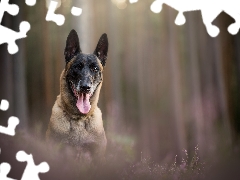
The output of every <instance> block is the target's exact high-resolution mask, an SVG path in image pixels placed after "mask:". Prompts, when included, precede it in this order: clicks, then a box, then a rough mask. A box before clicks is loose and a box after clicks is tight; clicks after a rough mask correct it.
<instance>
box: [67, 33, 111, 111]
mask: <svg viewBox="0 0 240 180" xmlns="http://www.w3.org/2000/svg"><path fill="white" fill-rule="evenodd" d="M107 52H108V39H107V35H106V34H103V35H102V36H101V38H100V39H99V42H98V44H97V47H96V49H95V51H94V53H93V54H84V53H82V52H81V48H80V44H79V39H78V35H77V33H76V31H75V30H72V31H71V32H70V33H69V35H68V38H67V41H66V48H65V51H64V55H65V60H66V68H65V70H66V71H67V75H66V81H67V84H68V88H69V90H70V92H71V95H72V96H73V97H74V99H75V101H76V106H77V108H78V110H79V111H80V113H82V114H87V113H88V112H89V111H90V109H91V103H90V102H91V101H90V99H91V97H92V96H93V95H94V92H95V90H96V89H97V87H98V85H99V84H100V83H101V82H102V80H103V79H102V71H103V67H104V66H105V63H106V59H107Z"/></svg>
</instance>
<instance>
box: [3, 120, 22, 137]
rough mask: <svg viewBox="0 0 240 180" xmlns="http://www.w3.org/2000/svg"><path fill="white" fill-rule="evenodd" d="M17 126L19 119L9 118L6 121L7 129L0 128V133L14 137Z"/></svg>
mask: <svg viewBox="0 0 240 180" xmlns="http://www.w3.org/2000/svg"><path fill="white" fill-rule="evenodd" d="M18 124H19V119H18V118H17V117H14V116H11V117H10V118H9V119H8V127H3V126H0V133H2V134H6V135H9V136H15V129H16V127H17V125H18Z"/></svg>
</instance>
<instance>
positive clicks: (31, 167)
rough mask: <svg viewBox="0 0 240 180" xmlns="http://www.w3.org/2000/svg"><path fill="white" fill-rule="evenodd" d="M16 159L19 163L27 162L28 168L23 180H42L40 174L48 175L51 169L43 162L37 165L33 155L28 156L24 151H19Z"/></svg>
mask: <svg viewBox="0 0 240 180" xmlns="http://www.w3.org/2000/svg"><path fill="white" fill-rule="evenodd" d="M16 159H17V160H18V161H19V162H27V166H26V168H25V170H24V172H23V176H22V179H21V180H30V179H31V180H40V179H39V176H38V174H39V173H46V172H48V171H49V169H50V167H49V165H48V163H47V162H42V163H40V164H39V165H35V163H34V160H33V156H32V154H27V153H26V152H24V151H18V152H17V154H16Z"/></svg>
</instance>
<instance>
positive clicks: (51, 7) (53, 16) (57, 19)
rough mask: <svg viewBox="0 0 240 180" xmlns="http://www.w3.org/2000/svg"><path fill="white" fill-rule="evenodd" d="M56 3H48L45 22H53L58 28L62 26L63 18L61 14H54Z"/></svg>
mask: <svg viewBox="0 0 240 180" xmlns="http://www.w3.org/2000/svg"><path fill="white" fill-rule="evenodd" d="M57 5H58V2H56V1H50V4H49V7H48V12H47V15H46V21H53V22H55V23H56V24H57V25H58V26H62V25H63V24H64V22H65V17H64V16H63V15H61V14H55V13H54V12H55V10H56V8H57Z"/></svg>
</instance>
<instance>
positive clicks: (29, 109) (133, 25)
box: [0, 0, 240, 161]
mask: <svg viewBox="0 0 240 180" xmlns="http://www.w3.org/2000/svg"><path fill="white" fill-rule="evenodd" d="M59 1H61V0H59ZM152 2H153V0H139V1H138V2H137V3H134V4H131V3H129V1H127V0H62V1H61V6H60V7H59V8H58V9H57V10H56V12H55V13H60V14H63V15H64V16H65V18H66V20H65V23H64V25H63V26H57V25H56V23H54V22H47V21H46V20H45V17H46V13H47V5H46V1H43V0H37V3H36V5H35V6H33V7H29V6H27V5H26V4H25V2H24V1H19V0H12V1H11V0H10V3H14V4H18V5H19V6H20V12H19V14H18V15H17V16H15V17H13V16H11V15H9V14H8V13H4V17H3V21H2V23H1V24H2V25H4V26H7V27H9V28H10V29H13V30H15V31H19V24H20V22H21V21H22V20H26V21H29V22H30V24H31V29H30V31H29V32H28V34H27V36H28V37H27V38H25V39H21V40H18V41H17V44H18V46H19V52H18V53H16V54H15V55H10V54H9V53H8V51H7V45H6V44H4V45H1V46H0V99H7V100H8V101H9V102H10V108H9V110H8V111H6V112H0V123H1V125H5V126H6V125H7V119H8V117H9V116H11V115H14V116H17V117H19V119H20V121H21V123H20V125H19V127H18V128H27V129H28V130H29V132H31V133H36V134H38V135H40V136H42V137H44V134H45V131H46V128H47V125H48V121H49V119H50V115H51V109H52V106H53V104H54V101H55V99H56V96H57V95H58V94H59V77H60V73H61V71H62V70H63V69H64V66H65V61H64V56H63V51H64V48H65V41H66V38H67V35H68V33H69V32H70V30H71V29H75V30H76V31H77V32H78V35H79V38H80V44H81V49H82V51H83V52H89V53H91V52H93V51H94V49H95V47H96V45H97V42H98V39H99V38H100V36H101V34H102V33H107V34H108V38H109V44H110V46H109V56H108V59H107V64H106V68H105V69H104V83H103V87H102V90H101V93H100V102H99V107H100V109H101V110H102V113H103V120H104V127H105V130H106V132H107V138H108V141H109V142H110V143H111V142H112V143H115V144H120V145H121V146H122V147H123V148H124V149H125V150H126V152H127V153H129V154H130V155H131V156H132V157H133V158H138V157H140V155H141V156H145V157H151V158H153V159H154V160H155V161H163V160H164V159H168V158H172V157H174V156H175V155H176V154H178V155H181V154H182V150H183V149H187V150H188V151H189V152H193V151H194V147H195V146H197V145H198V146H199V151H200V156H201V157H205V158H209V157H213V155H216V154H229V153H232V152H239V150H238V147H239V143H240V33H238V34H237V35H235V36H233V35H231V34H229V33H228V31H227V27H228V26H229V25H230V24H231V23H233V22H234V19H232V18H231V17H230V16H228V15H227V14H226V13H224V12H222V13H221V14H220V15H219V16H218V17H217V18H216V19H215V21H214V22H213V24H214V25H217V26H218V27H219V28H220V34H219V35H218V36H217V37H216V38H212V37H210V36H209V35H208V34H207V31H206V28H205V26H204V24H203V22H202V17H201V12H200V11H195V12H188V13H184V15H185V17H186V23H185V24H184V25H183V26H177V25H175V23H174V21H175V18H176V16H177V13H178V12H177V11H175V10H174V9H172V8H171V7H169V6H167V5H163V10H162V11H161V13H159V14H155V13H153V12H152V11H151V10H150V5H151V4H152ZM72 6H76V7H80V8H82V10H83V12H82V14H81V15H80V16H78V17H76V16H73V15H72V14H71V7H72Z"/></svg>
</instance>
